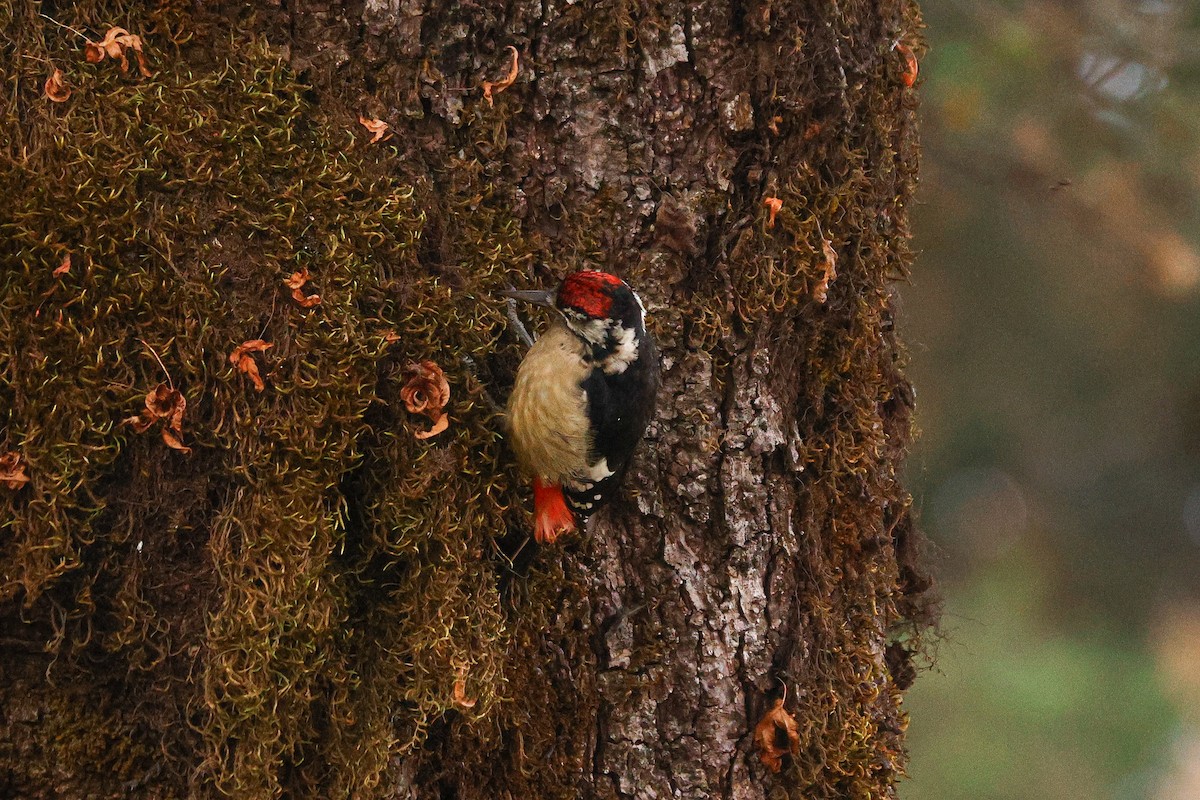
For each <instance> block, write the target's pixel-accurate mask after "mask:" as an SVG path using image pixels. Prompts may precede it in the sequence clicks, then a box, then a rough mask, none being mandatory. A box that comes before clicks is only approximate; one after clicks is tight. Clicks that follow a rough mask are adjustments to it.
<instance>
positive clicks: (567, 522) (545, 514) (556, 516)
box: [533, 478, 575, 544]
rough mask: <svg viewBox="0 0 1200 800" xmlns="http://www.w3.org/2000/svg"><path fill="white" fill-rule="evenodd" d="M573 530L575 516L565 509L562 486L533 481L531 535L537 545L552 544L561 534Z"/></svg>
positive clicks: (565, 502) (565, 500)
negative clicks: (536, 541)
mask: <svg viewBox="0 0 1200 800" xmlns="http://www.w3.org/2000/svg"><path fill="white" fill-rule="evenodd" d="M573 530H575V515H574V514H572V513H571V509H569V508H567V499H566V498H565V497H563V491H562V486H561V485H560V484H557V483H543V482H542V481H541V480H539V479H537V478H534V480H533V535H534V537H535V538H536V539H537V540H538V543H539V544H553V543H554V540H555V539H557V538H558V537H559V536H560V535H561V534H564V533H570V532H571V531H573Z"/></svg>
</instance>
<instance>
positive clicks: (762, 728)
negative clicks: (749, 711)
mask: <svg viewBox="0 0 1200 800" xmlns="http://www.w3.org/2000/svg"><path fill="white" fill-rule="evenodd" d="M754 744H756V745H757V746H758V758H759V760H760V761H762V763H763V765H764V766H766V768H767V769H769V770H771V772H779V770H780V769H782V768H783V757H784V755H786V754H788V753H791V754H792V755H793V756H795V755H799V753H800V729H799V728H798V727H797V725H796V720H795V719H794V718H793V717H792V715H791V714H789V713H788V712H786V711H784V710H783V698H782V697H780V698H779V699H778V700H776V701H775V705H773V706H772V707H771V710H770V711H768V712H767V713H766V714H764V715H763V718H762V719H760V720H759V721H758V724H757V725H755V726H754Z"/></svg>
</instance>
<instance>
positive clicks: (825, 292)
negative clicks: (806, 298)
mask: <svg viewBox="0 0 1200 800" xmlns="http://www.w3.org/2000/svg"><path fill="white" fill-rule="evenodd" d="M821 252H822V253H823V254H824V255H825V274H824V275H822V276H821V280H820V281H818V282H817V285H816V287H815V288H814V289H813V299H814V300H816V301H817V302H818V303H824V302H825V300H826V299H827V298H828V297H829V284H831V283H833V279H834V278H836V277H837V251H836V250H834V249H833V243H832V242H830V241H829V240H828V239H822V240H821Z"/></svg>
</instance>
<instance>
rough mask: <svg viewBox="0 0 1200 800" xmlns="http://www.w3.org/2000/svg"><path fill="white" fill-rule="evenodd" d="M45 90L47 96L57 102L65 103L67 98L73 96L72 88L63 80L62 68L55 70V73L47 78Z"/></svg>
mask: <svg viewBox="0 0 1200 800" xmlns="http://www.w3.org/2000/svg"><path fill="white" fill-rule="evenodd" d="M45 90H46V97H48V98H49V99H50V100H52V101H54V102H55V103H65V102H67V98H69V97H70V96H71V89H70V87H69V86H67V84H66V83H65V82H64V81H63V74H62V70H61V69H56V70H54V73H53V74H52V75H51V76H50V77H49V78H46V86H45Z"/></svg>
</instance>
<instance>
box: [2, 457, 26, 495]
mask: <svg viewBox="0 0 1200 800" xmlns="http://www.w3.org/2000/svg"><path fill="white" fill-rule="evenodd" d="M0 483H3V484H4V485H5V486H7V487H8V488H9V489H20V488H21V487H22V486H24V485H25V484H27V483H29V476H28V475H26V474H25V461H24V459H22V458H21V454H20V453H18V452H16V451H15V450H10V451H9V452H7V453H3V454H0Z"/></svg>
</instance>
